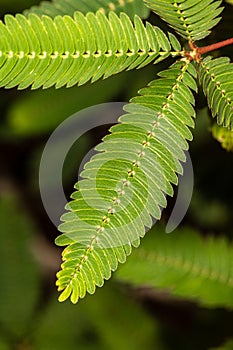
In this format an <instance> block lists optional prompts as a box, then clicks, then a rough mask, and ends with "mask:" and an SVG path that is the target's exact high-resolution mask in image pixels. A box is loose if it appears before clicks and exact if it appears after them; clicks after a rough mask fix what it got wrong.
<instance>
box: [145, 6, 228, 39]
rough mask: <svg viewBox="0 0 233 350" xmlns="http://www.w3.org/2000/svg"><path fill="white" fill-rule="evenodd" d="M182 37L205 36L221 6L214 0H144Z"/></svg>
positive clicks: (216, 21) (213, 24) (200, 37)
mask: <svg viewBox="0 0 233 350" xmlns="http://www.w3.org/2000/svg"><path fill="white" fill-rule="evenodd" d="M145 2H146V4H147V5H148V7H149V8H151V9H152V10H153V11H154V12H155V13H156V14H158V15H159V16H160V17H161V18H162V19H163V20H164V21H166V22H167V23H168V24H169V25H170V26H171V27H172V28H174V29H175V30H176V32H177V33H179V34H180V35H181V36H182V37H183V38H185V39H187V40H189V41H190V40H191V41H196V40H200V39H203V38H205V37H206V36H207V35H209V33H210V29H211V28H213V26H215V25H216V24H217V23H218V22H219V20H220V18H219V17H218V15H219V14H220V13H221V12H222V10H223V8H222V7H219V6H220V4H221V2H222V1H221V0H220V1H214V0H177V1H167V0H145Z"/></svg>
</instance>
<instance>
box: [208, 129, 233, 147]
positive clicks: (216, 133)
mask: <svg viewBox="0 0 233 350" xmlns="http://www.w3.org/2000/svg"><path fill="white" fill-rule="evenodd" d="M211 132H212V135H213V137H214V138H215V139H216V140H218V142H220V144H221V146H222V147H223V148H224V149H225V150H227V151H231V152H233V131H231V130H227V129H226V128H224V127H223V126H218V125H217V124H214V125H213V126H212V127H211Z"/></svg>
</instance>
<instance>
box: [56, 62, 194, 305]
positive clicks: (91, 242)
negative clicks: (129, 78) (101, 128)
mask: <svg viewBox="0 0 233 350" xmlns="http://www.w3.org/2000/svg"><path fill="white" fill-rule="evenodd" d="M190 64H191V63H189V62H188V61H187V62H178V63H176V64H174V65H173V66H171V67H170V68H169V69H168V70H166V71H164V72H161V73H160V76H161V77H162V78H160V79H158V80H155V81H152V82H151V83H150V84H149V86H148V87H146V88H144V89H141V90H140V91H139V93H140V96H137V97H135V98H133V99H132V100H131V103H130V104H128V105H126V106H125V111H126V112H127V114H125V115H123V116H122V117H121V118H120V120H119V121H120V124H118V125H115V126H113V127H112V128H111V130H110V131H111V134H110V135H108V136H106V137H105V138H104V142H103V143H101V144H100V145H98V146H97V147H96V150H97V151H98V153H97V154H96V155H95V156H93V157H92V159H91V161H90V162H88V163H87V164H86V165H85V168H84V171H83V172H82V173H81V176H82V177H83V180H81V181H79V182H78V183H77V184H76V185H75V187H76V189H77V191H76V192H74V193H73V194H72V199H73V200H72V201H71V202H70V203H69V204H68V206H67V208H66V209H67V210H68V212H67V213H66V214H64V215H63V217H62V221H63V224H61V226H60V231H61V232H62V233H63V234H62V235H60V236H59V237H58V238H57V239H56V243H57V244H58V245H60V246H67V247H66V248H65V249H64V251H63V263H62V270H61V271H60V272H58V274H57V277H58V280H57V286H58V290H59V291H63V292H62V296H61V297H60V300H61V301H63V300H64V299H65V298H67V297H68V296H69V295H71V300H72V301H73V302H77V301H78V298H79V297H84V296H85V292H86V291H87V292H89V293H91V294H92V293H94V292H95V288H96V286H102V285H103V283H104V279H108V278H109V277H110V276H111V271H114V270H116V268H117V266H118V263H119V262H120V263H124V262H125V261H126V257H127V256H128V255H129V254H130V253H131V249H132V246H133V247H138V245H139V243H140V238H141V237H143V236H144V235H145V227H148V228H149V227H151V226H152V217H154V218H156V219H159V218H160V216H161V207H165V206H166V197H165V195H167V194H168V195H173V188H172V186H171V184H172V183H174V184H177V175H176V173H182V166H181V164H180V161H184V160H185V154H184V150H187V149H188V144H187V141H186V140H191V139H192V134H191V132H190V130H189V128H188V127H193V126H194V121H193V117H194V116H195V112H194V109H193V107H192V103H193V102H194V100H193V95H192V93H191V91H190V85H191V86H193V83H194V80H193V78H192V76H191V75H190V73H189V72H188V71H189V70H190V69H189V65H190ZM195 88H196V87H195Z"/></svg>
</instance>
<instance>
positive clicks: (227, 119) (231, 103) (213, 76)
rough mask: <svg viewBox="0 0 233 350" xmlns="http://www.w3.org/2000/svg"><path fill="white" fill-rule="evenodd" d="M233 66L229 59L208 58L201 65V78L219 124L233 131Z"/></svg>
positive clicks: (210, 106) (209, 103)
mask: <svg viewBox="0 0 233 350" xmlns="http://www.w3.org/2000/svg"><path fill="white" fill-rule="evenodd" d="M232 74H233V64H232V63H230V60H229V58H227V57H220V58H216V59H212V58H211V57H209V56H208V57H206V58H205V59H204V60H202V61H201V62H200V65H199V78H200V82H201V85H202V87H203V91H204V93H205V95H206V96H207V101H208V105H209V108H210V109H211V112H212V115H213V117H215V116H217V123H218V124H219V125H223V126H225V127H228V128H229V129H231V130H233V80H232Z"/></svg>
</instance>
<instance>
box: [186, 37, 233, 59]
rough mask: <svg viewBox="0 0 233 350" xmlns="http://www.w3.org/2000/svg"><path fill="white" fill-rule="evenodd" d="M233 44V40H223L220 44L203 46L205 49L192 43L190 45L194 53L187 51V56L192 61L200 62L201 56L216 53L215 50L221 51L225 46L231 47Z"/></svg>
mask: <svg viewBox="0 0 233 350" xmlns="http://www.w3.org/2000/svg"><path fill="white" fill-rule="evenodd" d="M231 44H233V38H230V39H227V40H223V41H220V42H218V43H215V44H211V45H207V46H203V47H198V46H196V45H195V44H194V42H192V41H191V42H190V43H189V46H190V49H191V50H192V51H187V52H186V53H185V56H186V57H187V58H188V59H189V60H190V61H192V60H195V61H197V62H199V61H200V59H201V55H203V54H204V53H207V52H210V51H214V50H217V49H219V48H220V47H224V46H227V45H231Z"/></svg>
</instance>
